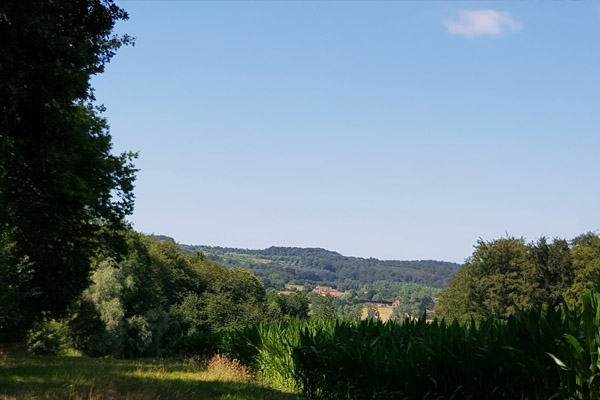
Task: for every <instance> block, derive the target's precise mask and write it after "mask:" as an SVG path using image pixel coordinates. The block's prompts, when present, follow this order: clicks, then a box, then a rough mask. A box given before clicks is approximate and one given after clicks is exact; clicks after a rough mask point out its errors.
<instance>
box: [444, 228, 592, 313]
mask: <svg viewBox="0 0 600 400" xmlns="http://www.w3.org/2000/svg"><path fill="white" fill-rule="evenodd" d="M598 284H600V237H599V236H598V234H596V233H594V232H588V233H585V234H582V235H579V236H577V237H575V238H574V239H571V240H565V239H559V238H557V239H554V240H549V239H548V238H546V237H543V236H542V237H540V238H539V239H537V240H536V241H532V242H529V243H527V242H526V241H525V240H524V239H523V238H514V237H507V238H501V239H496V240H490V241H484V240H480V241H479V242H478V243H477V245H476V247H475V251H474V252H473V254H472V255H471V257H469V258H468V259H467V260H466V262H465V264H464V265H463V267H462V268H461V270H460V271H459V272H458V274H456V275H455V276H454V277H453V278H452V279H451V280H450V283H449V285H448V287H447V288H445V289H444V290H443V291H442V292H441V294H440V303H439V305H438V307H437V310H436V312H437V315H438V316H439V317H445V318H448V319H453V318H456V319H459V320H469V319H471V318H474V319H483V318H498V319H504V318H506V317H508V316H509V315H510V314H512V313H514V311H515V307H517V308H521V309H527V308H531V307H541V306H546V307H555V306H558V305H559V304H561V303H562V302H565V303H567V304H569V305H575V304H577V303H578V302H579V299H580V298H581V295H582V293H584V292H585V291H586V290H587V289H591V288H593V287H594V285H598Z"/></svg>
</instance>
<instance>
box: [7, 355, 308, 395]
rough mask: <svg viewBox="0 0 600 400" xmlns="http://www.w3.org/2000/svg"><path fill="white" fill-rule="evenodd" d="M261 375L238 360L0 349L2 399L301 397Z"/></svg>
mask: <svg viewBox="0 0 600 400" xmlns="http://www.w3.org/2000/svg"><path fill="white" fill-rule="evenodd" d="M297 398H298V397H297V396H296V395H293V394H289V393H282V392H279V391H277V390H274V389H272V388H269V387H266V386H265V385H263V384H261V383H260V382H258V381H256V380H255V379H254V378H253V377H252V375H251V374H250V373H249V372H248V371H247V370H246V367H245V366H243V365H240V364H239V363H238V362H237V361H231V360H228V359H226V358H225V357H213V359H211V360H192V361H191V362H190V361H188V362H184V361H179V360H160V359H156V360H116V359H103V358H89V357H82V356H76V355H75V356H73V355H72V356H60V357H51V356H31V355H28V354H26V353H24V352H23V351H19V350H9V351H6V350H0V400H13V399H70V400H84V399H86V400H108V399H111V400H112V399H128V400H145V399H167V400H169V399H207V400H212V399H218V400H221V399H229V400H233V399H237V400H241V399H248V400H255V399H256V400H259V399H297Z"/></svg>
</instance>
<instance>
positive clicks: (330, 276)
mask: <svg viewBox="0 0 600 400" xmlns="http://www.w3.org/2000/svg"><path fill="white" fill-rule="evenodd" d="M180 247H181V248H182V249H183V251H184V252H185V253H187V254H195V253H197V252H201V253H204V254H205V255H206V256H208V258H210V259H211V260H214V261H217V262H219V263H221V264H224V265H226V266H228V267H240V268H245V269H248V270H250V271H252V272H253V273H254V274H255V275H256V276H257V277H258V278H259V279H261V280H262V281H263V282H264V284H265V286H267V287H276V288H279V287H283V286H284V285H285V284H288V283H293V284H305V283H311V284H327V285H336V286H337V287H338V288H340V289H358V288H360V287H362V286H363V285H365V284H372V283H374V282H377V281H388V282H413V283H419V284H423V285H427V286H433V287H439V288H441V287H444V286H446V285H447V283H448V281H449V280H450V278H451V277H452V275H453V274H455V273H457V272H458V270H459V269H460V265H459V264H456V263H451V262H445V261H433V260H421V261H396V260H386V261H384V260H378V259H376V258H360V257H346V256H343V255H341V254H339V253H336V252H334V251H329V250H325V249H320V248H299V247H269V248H268V249H264V250H248V249H235V248H226V247H213V246H194V245H186V244H182V245H180Z"/></svg>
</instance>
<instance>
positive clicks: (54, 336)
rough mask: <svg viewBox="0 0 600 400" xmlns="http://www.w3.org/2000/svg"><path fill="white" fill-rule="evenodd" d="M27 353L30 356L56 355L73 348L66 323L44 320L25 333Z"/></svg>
mask: <svg viewBox="0 0 600 400" xmlns="http://www.w3.org/2000/svg"><path fill="white" fill-rule="evenodd" d="M25 346H26V348H27V351H28V352H30V353H32V354H43V355H58V354H62V353H65V352H66V351H67V350H69V349H71V348H72V347H73V341H72V338H71V334H70V330H69V326H68V324H67V323H66V322H63V321H56V320H54V319H45V320H43V321H41V322H38V323H36V324H35V325H34V326H33V328H32V329H30V330H29V331H28V332H27V337H26V339H25Z"/></svg>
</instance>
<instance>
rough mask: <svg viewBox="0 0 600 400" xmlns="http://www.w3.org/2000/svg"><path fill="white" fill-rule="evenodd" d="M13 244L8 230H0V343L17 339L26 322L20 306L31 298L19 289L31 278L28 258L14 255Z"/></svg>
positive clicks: (30, 294)
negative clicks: (19, 257)
mask: <svg viewBox="0 0 600 400" xmlns="http://www.w3.org/2000/svg"><path fill="white" fill-rule="evenodd" d="M14 246H15V243H14V241H12V236H11V232H10V230H9V229H2V228H0V342H3V341H5V340H10V339H12V340H14V339H18V338H19V337H20V336H21V334H22V331H23V328H24V326H25V325H26V322H27V321H25V320H24V318H23V315H22V313H21V310H20V304H21V303H22V302H23V301H24V300H25V299H27V298H28V297H31V296H32V293H23V292H22V291H21V287H22V286H23V285H25V284H26V283H27V281H28V280H29V279H30V277H31V263H29V261H28V258H27V257H24V258H21V259H18V258H17V257H16V256H15V255H14Z"/></svg>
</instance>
